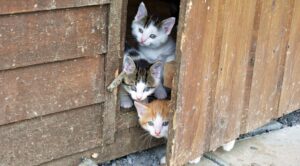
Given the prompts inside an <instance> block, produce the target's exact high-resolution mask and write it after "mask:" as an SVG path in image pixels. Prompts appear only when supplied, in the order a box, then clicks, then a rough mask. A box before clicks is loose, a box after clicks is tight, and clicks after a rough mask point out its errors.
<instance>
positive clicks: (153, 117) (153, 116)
mask: <svg viewBox="0 0 300 166" xmlns="http://www.w3.org/2000/svg"><path fill="white" fill-rule="evenodd" d="M134 105H135V107H136V110H137V112H138V117H139V123H140V125H141V126H142V128H143V129H145V130H146V131H147V132H149V134H150V135H151V136H153V137H156V138H162V137H164V138H168V127H169V120H168V119H169V113H170V107H169V101H166V100H155V101H153V102H151V103H148V104H142V103H139V102H134ZM234 144H235V140H233V141H230V142H229V143H226V144H224V145H223V146H222V147H223V150H225V151H230V150H231V149H232V148H233V147H234ZM200 160H201V156H199V157H197V158H196V159H194V160H191V161H189V163H191V164H196V163H199V162H200ZM160 163H161V164H165V163H166V158H165V156H164V157H162V158H161V161H160Z"/></svg>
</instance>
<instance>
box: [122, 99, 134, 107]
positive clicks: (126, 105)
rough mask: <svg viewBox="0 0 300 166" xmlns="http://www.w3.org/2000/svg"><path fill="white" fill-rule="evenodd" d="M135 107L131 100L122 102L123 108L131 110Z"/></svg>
mask: <svg viewBox="0 0 300 166" xmlns="http://www.w3.org/2000/svg"><path fill="white" fill-rule="evenodd" d="M132 106H133V102H132V101H131V100H123V101H122V100H121V107H122V108H131V107H132Z"/></svg>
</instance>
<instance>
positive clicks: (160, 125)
mask: <svg viewBox="0 0 300 166" xmlns="http://www.w3.org/2000/svg"><path fill="white" fill-rule="evenodd" d="M134 105H135V108H136V110H137V112H138V116H139V123H140V125H141V126H142V127H143V129H145V130H146V131H148V132H149V134H150V135H151V136H153V137H156V138H162V137H164V138H168V126H169V120H168V119H169V112H170V108H169V102H168V101H166V100H155V101H153V102H151V103H148V104H141V103H139V102H134Z"/></svg>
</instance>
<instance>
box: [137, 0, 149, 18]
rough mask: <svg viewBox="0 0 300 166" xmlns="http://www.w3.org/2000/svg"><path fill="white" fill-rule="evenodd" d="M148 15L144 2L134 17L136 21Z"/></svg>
mask: <svg viewBox="0 0 300 166" xmlns="http://www.w3.org/2000/svg"><path fill="white" fill-rule="evenodd" d="M147 15H148V13H147V9H146V6H145V4H144V2H141V3H140V6H139V9H138V11H137V13H136V15H135V17H134V21H140V20H141V19H142V18H144V17H146V16H147Z"/></svg>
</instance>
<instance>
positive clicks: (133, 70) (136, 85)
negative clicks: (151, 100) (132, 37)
mask: <svg viewBox="0 0 300 166" xmlns="http://www.w3.org/2000/svg"><path fill="white" fill-rule="evenodd" d="M162 68H163V63H162V62H160V61H158V62H155V63H153V64H152V63H149V62H148V61H146V60H145V59H143V58H141V53H140V52H139V51H137V50H136V49H128V50H126V52H125V55H124V59H123V71H124V72H125V77H124V79H123V82H122V84H121V90H120V93H119V95H120V102H121V103H120V104H121V107H123V108H130V107H132V105H133V102H132V99H133V100H135V101H144V102H146V99H147V97H148V96H149V95H151V94H153V93H154V95H155V97H157V98H159V99H164V98H166V97H167V93H166V90H165V89H164V87H163V85H162V81H161V78H162Z"/></svg>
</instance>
